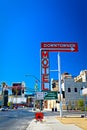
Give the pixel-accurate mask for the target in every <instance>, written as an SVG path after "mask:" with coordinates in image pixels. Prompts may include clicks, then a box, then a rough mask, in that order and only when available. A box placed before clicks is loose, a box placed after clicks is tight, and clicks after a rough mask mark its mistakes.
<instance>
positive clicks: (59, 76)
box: [58, 53, 62, 117]
mask: <svg viewBox="0 0 87 130" xmlns="http://www.w3.org/2000/svg"><path fill="white" fill-rule="evenodd" d="M58 78H59V91H60V117H62V100H61V95H62V89H61V70H60V53H58Z"/></svg>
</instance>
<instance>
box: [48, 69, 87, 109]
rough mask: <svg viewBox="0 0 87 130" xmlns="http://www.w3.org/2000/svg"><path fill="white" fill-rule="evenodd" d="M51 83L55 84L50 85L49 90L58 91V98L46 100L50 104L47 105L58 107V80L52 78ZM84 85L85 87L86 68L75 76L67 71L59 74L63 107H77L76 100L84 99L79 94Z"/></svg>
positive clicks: (86, 78)
mask: <svg viewBox="0 0 87 130" xmlns="http://www.w3.org/2000/svg"><path fill="white" fill-rule="evenodd" d="M52 83H55V84H54V85H53V86H52V87H51V91H57V92H58V100H56V101H48V104H50V105H48V106H51V108H52V107H57V109H59V103H60V94H59V84H58V80H52ZM84 87H85V88H87V70H84V71H81V72H80V75H79V76H77V77H75V78H74V77H72V75H71V74H69V73H63V74H62V75H61V88H62V95H61V100H62V107H63V109H78V105H77V102H78V100H80V99H83V100H84V96H82V95H81V90H82V89H83V88H84Z"/></svg>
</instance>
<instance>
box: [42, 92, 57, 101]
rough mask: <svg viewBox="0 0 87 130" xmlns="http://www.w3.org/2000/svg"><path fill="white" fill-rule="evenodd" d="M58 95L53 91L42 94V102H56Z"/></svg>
mask: <svg viewBox="0 0 87 130" xmlns="http://www.w3.org/2000/svg"><path fill="white" fill-rule="evenodd" d="M57 99H58V93H57V92H55V91H48V92H44V100H57Z"/></svg>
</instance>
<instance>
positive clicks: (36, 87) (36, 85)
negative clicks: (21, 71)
mask: <svg viewBox="0 0 87 130" xmlns="http://www.w3.org/2000/svg"><path fill="white" fill-rule="evenodd" d="M25 76H26V77H33V78H34V79H35V80H36V84H35V87H34V90H35V93H36V92H37V89H38V82H40V80H39V79H38V78H37V77H36V76H34V75H31V74H26V75H25ZM35 98H36V97H34V110H35Z"/></svg>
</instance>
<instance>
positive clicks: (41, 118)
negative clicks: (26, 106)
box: [35, 112, 44, 121]
mask: <svg viewBox="0 0 87 130" xmlns="http://www.w3.org/2000/svg"><path fill="white" fill-rule="evenodd" d="M43 118H44V114H43V113H42V112H36V113H35V119H36V121H42V120H43Z"/></svg>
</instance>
